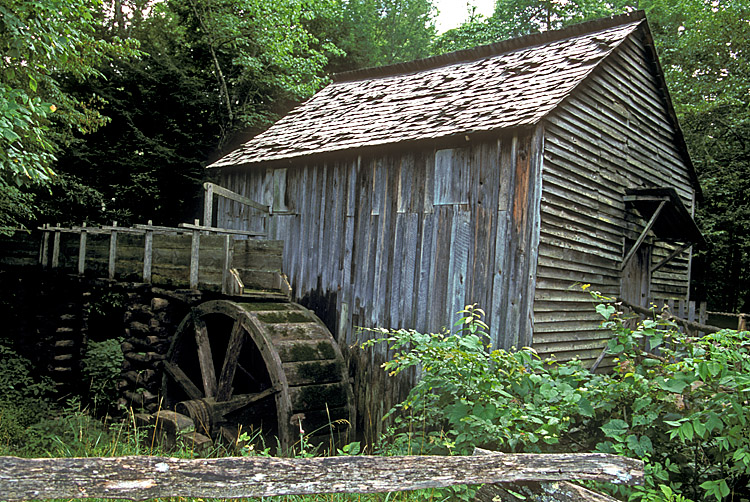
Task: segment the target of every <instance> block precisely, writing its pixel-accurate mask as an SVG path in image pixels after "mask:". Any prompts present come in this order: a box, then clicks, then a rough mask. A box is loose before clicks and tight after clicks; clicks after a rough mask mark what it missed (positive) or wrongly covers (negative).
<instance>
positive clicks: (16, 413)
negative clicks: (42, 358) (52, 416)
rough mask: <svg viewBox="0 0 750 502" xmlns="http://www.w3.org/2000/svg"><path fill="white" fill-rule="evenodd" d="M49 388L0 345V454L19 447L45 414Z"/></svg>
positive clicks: (47, 382) (25, 363)
mask: <svg viewBox="0 0 750 502" xmlns="http://www.w3.org/2000/svg"><path fill="white" fill-rule="evenodd" d="M53 387H54V384H53V383H52V381H50V380H48V379H44V378H41V379H38V378H35V377H34V376H33V373H32V365H31V362H30V361H29V360H28V359H26V358H24V357H22V356H20V355H18V354H17V353H16V352H15V351H14V350H13V349H11V348H10V346H8V345H6V344H3V343H2V342H0V452H2V451H3V450H5V449H10V448H13V447H16V446H18V445H21V444H23V443H24V442H25V437H26V429H27V428H28V427H29V426H30V425H31V424H33V423H34V422H36V421H38V420H40V419H42V418H44V417H46V416H47V415H48V414H49V409H50V403H49V400H48V397H49V393H50V392H51V391H52V389H53Z"/></svg>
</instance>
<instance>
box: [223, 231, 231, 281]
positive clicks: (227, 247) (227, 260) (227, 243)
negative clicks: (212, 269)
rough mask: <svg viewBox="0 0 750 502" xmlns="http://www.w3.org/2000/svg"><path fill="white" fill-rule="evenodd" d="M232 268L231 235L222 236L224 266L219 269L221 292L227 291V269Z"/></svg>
mask: <svg viewBox="0 0 750 502" xmlns="http://www.w3.org/2000/svg"><path fill="white" fill-rule="evenodd" d="M230 268H232V237H231V236H230V235H229V234H227V235H225V236H224V268H223V270H222V271H221V292H222V293H223V294H225V295H226V294H227V293H228V292H229V269H230Z"/></svg>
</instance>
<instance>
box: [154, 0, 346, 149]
mask: <svg viewBox="0 0 750 502" xmlns="http://www.w3.org/2000/svg"><path fill="white" fill-rule="evenodd" d="M167 6H168V9H169V11H170V13H173V14H174V15H176V16H177V22H178V23H179V29H178V30H176V31H175V32H174V33H175V34H176V35H179V36H180V37H181V39H182V42H183V43H184V44H185V48H187V49H189V50H190V57H192V58H193V59H194V60H195V62H196V63H197V66H196V68H195V70H194V71H196V74H197V75H199V76H200V78H201V79H202V81H203V83H204V84H205V87H203V89H204V90H205V89H206V88H209V89H211V90H212V92H211V98H212V101H213V106H212V108H213V109H212V114H213V116H214V121H215V124H216V125H217V126H218V127H219V129H220V131H221V135H220V138H219V144H218V146H220V147H223V146H224V144H225V142H226V141H227V140H228V139H229V138H230V137H231V136H232V135H233V134H234V133H236V132H237V131H238V130H241V129H244V128H246V127H258V126H262V125H266V124H267V123H268V122H269V121H270V119H271V118H272V117H273V114H272V106H273V105H274V104H276V105H278V102H282V101H284V100H287V101H298V100H302V99H305V98H308V97H309V96H311V95H312V94H313V93H314V92H315V91H316V90H318V89H319V88H320V87H321V86H322V85H323V84H325V83H326V82H327V77H326V75H325V74H324V72H323V69H324V67H325V65H326V64H327V62H328V56H329V55H332V54H333V55H337V54H339V50H338V49H337V48H336V47H335V45H333V44H332V43H330V42H329V41H327V40H319V39H318V38H317V37H316V36H315V34H313V33H312V32H311V31H310V29H308V26H310V25H311V24H313V23H314V21H316V20H318V19H319V18H321V17H323V18H325V17H327V16H331V15H333V4H332V3H331V2H330V1H328V0H320V1H316V2H297V1H293V0H281V1H280V0H208V1H201V2H197V1H194V0H171V1H170V2H168V4H167ZM167 15H169V14H167ZM209 84H210V85H209Z"/></svg>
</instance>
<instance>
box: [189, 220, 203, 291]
mask: <svg viewBox="0 0 750 502" xmlns="http://www.w3.org/2000/svg"><path fill="white" fill-rule="evenodd" d="M196 223H197V222H196ZM200 248H201V233H200V232H199V231H198V230H193V239H192V241H191V243H190V288H191V289H198V262H199V261H200Z"/></svg>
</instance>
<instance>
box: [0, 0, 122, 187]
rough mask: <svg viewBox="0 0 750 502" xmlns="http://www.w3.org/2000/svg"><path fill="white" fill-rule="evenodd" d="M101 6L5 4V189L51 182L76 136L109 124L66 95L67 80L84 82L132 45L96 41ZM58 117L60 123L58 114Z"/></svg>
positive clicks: (57, 1) (82, 1)
mask: <svg viewBox="0 0 750 502" xmlns="http://www.w3.org/2000/svg"><path fill="white" fill-rule="evenodd" d="M98 6H99V4H98V2H96V1H95V0H38V1H35V2H27V1H24V0H2V1H0V52H2V54H3V58H2V59H1V60H0V65H1V70H0V71H1V75H2V85H0V96H2V99H0V182H2V183H3V184H6V183H9V182H13V183H15V184H17V185H21V184H24V183H30V182H44V181H47V180H49V179H50V177H51V176H52V175H53V174H54V172H53V170H52V162H53V161H54V154H55V151H56V149H57V147H58V145H59V144H60V141H62V140H63V137H64V136H65V135H66V134H67V133H68V131H69V130H71V129H78V130H80V131H90V130H94V129H96V128H97V127H99V126H101V125H102V124H103V123H104V118H103V117H102V116H101V115H100V114H99V113H98V112H97V110H96V109H95V108H91V107H89V106H86V103H85V102H84V101H79V100H76V99H74V98H72V97H71V96H70V95H68V94H67V93H65V92H63V91H62V90H61V88H60V82H59V78H60V75H62V74H65V75H70V76H72V77H73V78H77V79H83V78H86V77H89V76H92V75H95V74H97V70H96V67H97V66H98V65H101V64H102V63H103V62H104V61H105V60H107V59H108V58H109V57H111V56H123V55H126V54H130V53H132V50H131V48H130V47H129V46H128V44H124V45H122V44H120V43H119V41H115V43H107V42H104V41H103V40H101V39H99V38H98V37H96V35H95V27H96V22H95V20H94V12H95V11H96V9H97V7H98ZM55 112H56V115H57V117H56V119H55V120H54V121H53V120H52V117H51V115H52V114H53V113H55Z"/></svg>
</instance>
